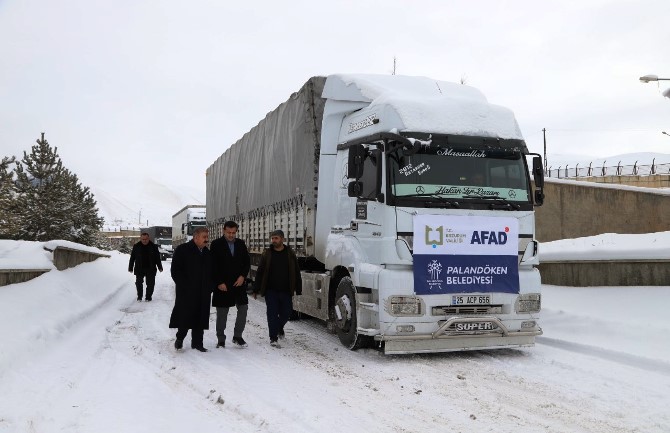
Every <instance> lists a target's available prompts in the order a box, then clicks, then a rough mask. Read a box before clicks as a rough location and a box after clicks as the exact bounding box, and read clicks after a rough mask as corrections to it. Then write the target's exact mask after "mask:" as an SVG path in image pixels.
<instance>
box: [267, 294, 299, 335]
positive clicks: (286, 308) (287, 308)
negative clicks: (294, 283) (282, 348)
mask: <svg viewBox="0 0 670 433" xmlns="http://www.w3.org/2000/svg"><path fill="white" fill-rule="evenodd" d="M265 305H266V307H267V314H268V330H269V331H270V341H272V340H276V339H277V334H278V333H279V330H280V329H284V325H286V322H288V318H289V317H290V316H291V313H292V312H293V297H292V296H291V294H290V293H285V292H276V291H274V290H268V291H267V292H265Z"/></svg>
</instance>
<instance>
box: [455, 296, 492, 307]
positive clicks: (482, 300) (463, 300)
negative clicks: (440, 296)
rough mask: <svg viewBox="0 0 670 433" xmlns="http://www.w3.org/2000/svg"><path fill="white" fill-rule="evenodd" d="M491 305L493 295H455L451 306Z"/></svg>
mask: <svg viewBox="0 0 670 433" xmlns="http://www.w3.org/2000/svg"><path fill="white" fill-rule="evenodd" d="M490 303H491V295H453V296H452V297H451V305H486V304H490Z"/></svg>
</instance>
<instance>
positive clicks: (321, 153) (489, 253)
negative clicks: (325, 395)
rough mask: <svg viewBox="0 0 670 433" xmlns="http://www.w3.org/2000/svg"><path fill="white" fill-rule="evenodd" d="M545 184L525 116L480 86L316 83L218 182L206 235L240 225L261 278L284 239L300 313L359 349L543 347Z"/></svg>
mask: <svg viewBox="0 0 670 433" xmlns="http://www.w3.org/2000/svg"><path fill="white" fill-rule="evenodd" d="M529 159H530V161H529ZM530 171H532V174H533V176H534V184H532V183H531V176H530V173H529V172H530ZM543 179H544V178H543V168H542V158H541V156H540V155H537V154H530V153H529V151H528V149H527V147H526V143H525V141H524V139H523V137H522V135H521V132H520V129H519V127H518V124H517V122H516V119H515V117H514V114H513V113H512V112H511V111H510V110H509V109H507V108H504V107H500V106H497V105H493V104H490V103H489V102H488V101H487V99H486V98H485V97H484V95H483V94H482V93H481V92H480V91H478V90H477V89H475V88H472V87H470V86H466V85H462V84H456V83H450V82H444V81H437V80H433V79H430V78H425V77H407V76H398V75H391V76H381V75H347V74H338V75H331V76H328V77H312V78H310V79H309V80H308V81H307V82H306V83H305V84H304V85H303V86H302V87H301V89H300V90H299V91H298V92H296V93H294V94H293V95H291V96H290V97H289V98H288V99H287V100H286V102H284V103H282V104H281V105H279V107H277V108H276V109H275V110H274V111H271V112H270V113H268V114H267V115H266V117H265V118H264V119H263V120H261V121H260V122H259V123H258V125H257V126H255V127H253V128H252V129H251V130H250V131H248V132H247V133H246V134H244V136H243V137H242V138H241V139H240V140H239V141H237V142H236V143H234V144H233V145H232V146H230V148H228V150H226V151H225V152H224V153H223V154H222V155H221V156H220V157H219V158H218V159H217V160H216V161H215V162H214V163H213V164H212V165H211V166H210V167H209V168H208V170H207V175H206V200H207V202H206V203H207V223H208V226H209V228H210V236H213V237H219V236H221V235H222V234H223V224H224V222H225V221H227V220H234V221H236V222H237V223H238V224H239V232H238V235H239V237H240V238H241V239H243V240H244V241H245V242H246V243H247V246H248V249H249V253H250V254H251V257H252V271H251V275H250V277H251V278H252V279H253V278H254V276H255V275H254V272H255V270H256V265H258V263H259V259H260V255H261V253H262V252H263V250H264V249H265V248H267V247H268V245H269V234H270V232H271V231H272V230H274V229H281V230H283V231H284V233H285V234H286V243H287V245H289V246H290V247H291V248H292V249H293V250H294V251H295V252H296V254H297V255H298V258H299V262H300V266H301V276H302V281H303V293H302V295H301V296H296V297H294V309H295V310H296V311H298V312H302V313H305V314H308V315H310V316H313V317H315V318H318V319H321V320H323V321H325V322H326V323H327V325H328V327H329V329H331V330H333V331H335V332H336V333H337V334H338V336H339V339H340V341H341V342H342V344H343V345H344V346H346V347H348V348H349V349H357V348H360V347H365V346H371V345H375V346H376V347H378V348H383V350H384V352H385V353H387V354H405V353H421V352H446V351H460V350H474V349H492V348H509V347H522V346H532V345H533V344H534V342H535V336H537V335H540V334H541V333H542V331H541V328H540V326H539V313H540V308H541V294H540V274H539V271H538V269H537V265H538V264H539V262H538V243H537V241H536V240H535V216H534V206H539V205H541V204H542V201H543V198H544V194H543V191H542V187H543V182H544V180H543Z"/></svg>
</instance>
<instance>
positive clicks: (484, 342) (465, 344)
mask: <svg viewBox="0 0 670 433" xmlns="http://www.w3.org/2000/svg"><path fill="white" fill-rule="evenodd" d="M482 321H490V322H493V323H495V324H496V325H497V328H496V329H495V330H494V331H491V332H486V333H476V334H471V333H454V332H450V331H448V329H449V328H450V327H452V326H453V325H454V324H455V323H468V322H482ZM538 335H542V329H540V328H537V329H531V330H528V331H509V330H508V329H507V327H505V325H504V324H503V323H502V321H500V319H498V318H496V317H486V318H484V317H476V318H475V317H472V318H464V317H456V318H452V319H449V320H447V321H445V322H444V323H442V324H441V325H440V327H439V328H438V329H437V330H436V331H435V332H433V333H431V334H419V335H383V334H378V335H376V336H375V337H374V339H375V340H376V341H380V342H381V341H383V342H384V353H385V354H389V355H390V354H410V353H432V352H455V351H463V350H485V349H502V348H514V347H530V346H533V345H534V344H535V337H536V336H538Z"/></svg>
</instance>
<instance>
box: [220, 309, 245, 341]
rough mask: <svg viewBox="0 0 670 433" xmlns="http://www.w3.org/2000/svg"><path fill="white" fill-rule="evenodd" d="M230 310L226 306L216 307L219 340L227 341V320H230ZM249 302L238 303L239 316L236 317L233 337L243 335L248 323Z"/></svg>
mask: <svg viewBox="0 0 670 433" xmlns="http://www.w3.org/2000/svg"><path fill="white" fill-rule="evenodd" d="M228 310H229V308H226V307H216V337H217V338H218V339H219V341H226V322H227V321H228ZM248 310H249V305H248V304H242V305H239V304H238V305H237V317H236V318H235V329H233V337H237V338H239V337H241V336H242V332H244V326H245V325H246V324H247V311H248Z"/></svg>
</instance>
